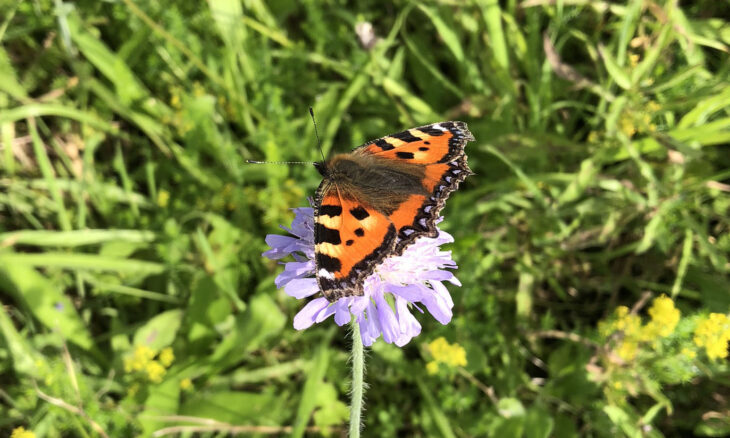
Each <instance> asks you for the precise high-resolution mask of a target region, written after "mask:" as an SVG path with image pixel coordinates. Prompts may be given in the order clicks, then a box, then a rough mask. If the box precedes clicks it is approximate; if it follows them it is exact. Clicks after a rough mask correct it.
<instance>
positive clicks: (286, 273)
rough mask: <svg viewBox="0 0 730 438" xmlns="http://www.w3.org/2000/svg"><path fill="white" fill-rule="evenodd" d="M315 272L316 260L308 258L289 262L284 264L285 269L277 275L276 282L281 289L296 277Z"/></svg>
mask: <svg viewBox="0 0 730 438" xmlns="http://www.w3.org/2000/svg"><path fill="white" fill-rule="evenodd" d="M313 272H314V262H313V261H311V260H307V261H306V262H289V263H285V264H284V270H283V271H282V272H281V274H279V275H278V276H277V277H276V280H274V283H275V284H276V287H277V289H281V288H282V287H283V286H285V285H286V284H287V283H289V282H290V281H292V280H293V279H295V278H300V277H302V276H304V275H307V274H311V273H313Z"/></svg>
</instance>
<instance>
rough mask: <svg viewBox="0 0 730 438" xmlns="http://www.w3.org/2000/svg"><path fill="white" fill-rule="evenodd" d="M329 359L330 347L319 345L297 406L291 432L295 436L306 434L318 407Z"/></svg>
mask: <svg viewBox="0 0 730 438" xmlns="http://www.w3.org/2000/svg"><path fill="white" fill-rule="evenodd" d="M329 360H330V351H329V348H328V347H327V346H326V345H321V346H319V348H318V349H317V353H316V354H315V356H314V359H313V361H312V368H311V369H310V371H309V374H308V375H307V380H306V381H305V382H304V388H303V389H302V393H301V398H300V400H299V407H298V408H297V414H296V417H295V419H294V426H293V430H292V433H291V436H292V437H293V438H301V437H302V436H304V431H305V430H306V427H307V423H309V417H310V416H311V415H312V412H313V411H314V409H315V408H316V407H317V399H318V393H319V390H320V387H321V385H322V379H323V378H324V375H325V372H326V371H327V368H328V366H329Z"/></svg>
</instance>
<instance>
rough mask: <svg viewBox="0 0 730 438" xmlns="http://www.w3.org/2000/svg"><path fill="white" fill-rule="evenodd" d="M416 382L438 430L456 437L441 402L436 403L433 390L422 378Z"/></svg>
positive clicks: (447, 436)
mask: <svg viewBox="0 0 730 438" xmlns="http://www.w3.org/2000/svg"><path fill="white" fill-rule="evenodd" d="M416 384H417V385H418V390H419V391H420V393H421V396H422V397H423V400H424V401H425V402H426V407H427V408H428V413H429V414H430V415H431V420H432V421H433V423H434V424H435V425H436V428H438V431H439V432H440V433H441V435H442V436H444V437H445V438H456V434H455V433H454V430H453V429H452V428H451V423H450V422H449V418H448V417H447V416H446V414H445V413H444V411H443V410H442V409H441V408H440V407H439V404H438V403H436V400H435V399H434V397H433V394H432V392H431V390H430V389H428V388H427V387H426V384H425V383H423V381H422V380H421V379H418V378H417V379H416Z"/></svg>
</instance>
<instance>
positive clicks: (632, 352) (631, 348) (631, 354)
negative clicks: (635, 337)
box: [616, 340, 639, 362]
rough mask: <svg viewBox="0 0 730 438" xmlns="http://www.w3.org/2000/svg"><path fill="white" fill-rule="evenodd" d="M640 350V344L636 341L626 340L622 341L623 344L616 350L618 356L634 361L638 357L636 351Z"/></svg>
mask: <svg viewBox="0 0 730 438" xmlns="http://www.w3.org/2000/svg"><path fill="white" fill-rule="evenodd" d="M638 352H639V344H637V343H636V342H634V341H629V340H625V341H624V342H622V343H621V346H620V347H618V350H616V354H618V357H620V358H621V359H623V360H625V361H627V362H628V361H632V360H634V358H636V353H638Z"/></svg>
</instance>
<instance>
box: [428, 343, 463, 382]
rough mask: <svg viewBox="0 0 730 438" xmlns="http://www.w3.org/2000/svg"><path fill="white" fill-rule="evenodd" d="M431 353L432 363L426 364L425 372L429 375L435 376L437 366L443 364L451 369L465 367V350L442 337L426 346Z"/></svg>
mask: <svg viewBox="0 0 730 438" xmlns="http://www.w3.org/2000/svg"><path fill="white" fill-rule="evenodd" d="M427 348H428V351H429V353H431V357H432V358H433V360H432V361H430V362H428V363H427V364H426V371H428V373H429V374H436V372H438V369H439V364H440V363H442V364H445V365H447V366H449V367H451V368H453V367H464V366H466V350H464V347H462V346H461V345H459V344H457V343H454V344H449V342H448V341H447V340H446V339H445V338H444V337H443V336H441V337H438V338H436V339H434V340H433V341H431V342H430V343H429V344H428V345H427Z"/></svg>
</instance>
